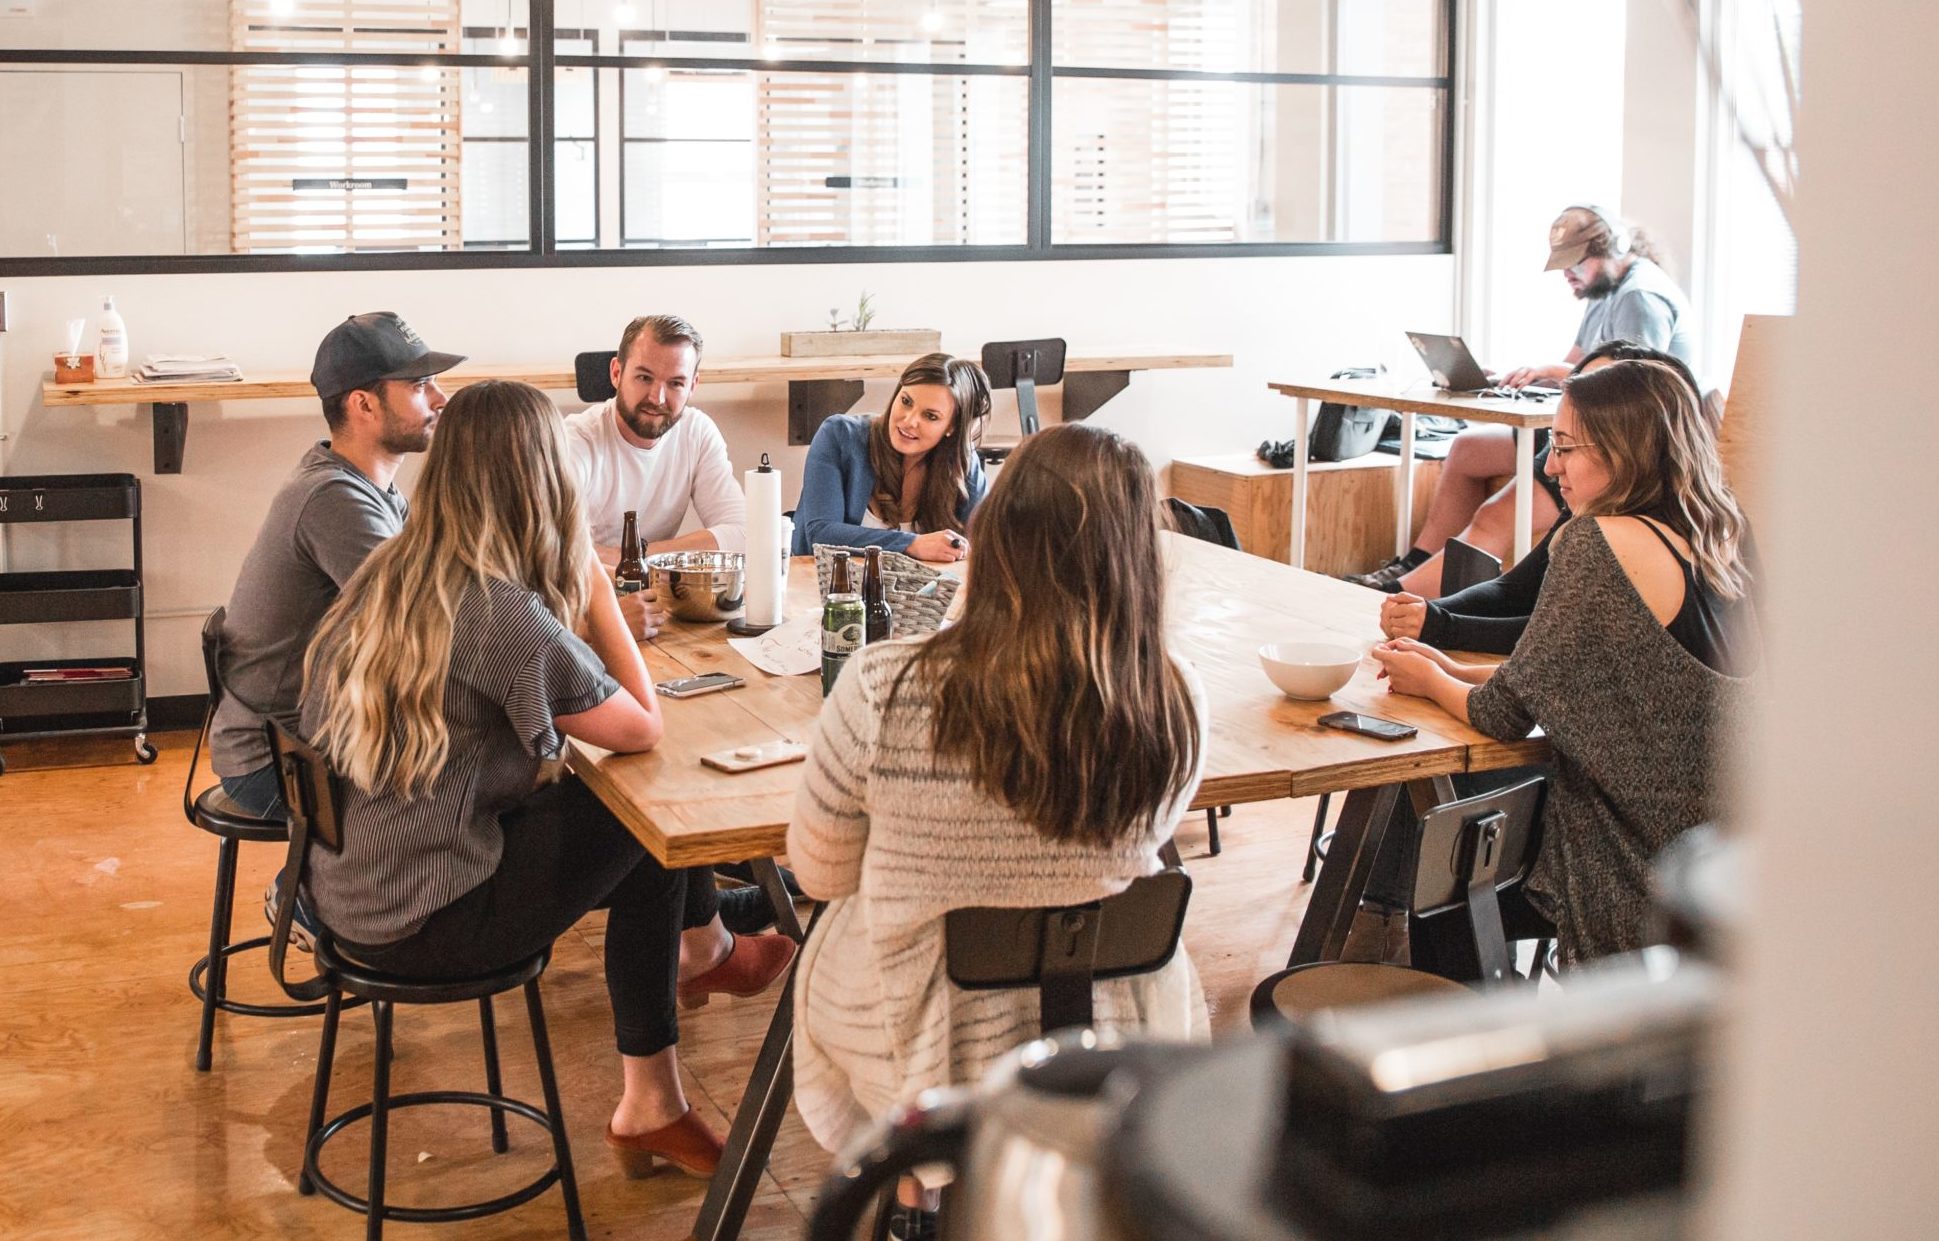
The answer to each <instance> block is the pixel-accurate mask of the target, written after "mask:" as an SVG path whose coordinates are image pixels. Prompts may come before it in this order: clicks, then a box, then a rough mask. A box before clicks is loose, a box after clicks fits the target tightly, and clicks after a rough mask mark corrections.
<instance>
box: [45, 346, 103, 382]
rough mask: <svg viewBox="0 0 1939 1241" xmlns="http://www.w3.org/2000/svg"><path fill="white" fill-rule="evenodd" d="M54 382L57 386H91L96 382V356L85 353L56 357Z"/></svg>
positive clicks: (57, 355)
mask: <svg viewBox="0 0 1939 1241" xmlns="http://www.w3.org/2000/svg"><path fill="white" fill-rule="evenodd" d="M54 382H55V383H57V384H91V383H93V382H94V355H93V354H91V353H83V354H78V355H72V356H70V355H68V354H65V353H57V354H55V355H54Z"/></svg>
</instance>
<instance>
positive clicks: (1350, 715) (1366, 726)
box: [1320, 711, 1420, 741]
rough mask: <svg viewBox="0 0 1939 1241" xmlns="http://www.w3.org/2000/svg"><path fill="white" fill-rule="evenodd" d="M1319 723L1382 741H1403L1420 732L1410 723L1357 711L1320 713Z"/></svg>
mask: <svg viewBox="0 0 1939 1241" xmlns="http://www.w3.org/2000/svg"><path fill="white" fill-rule="evenodd" d="M1320 723H1322V724H1324V725H1326V726H1327V727H1328V728H1339V729H1344V730H1345V731H1347V732H1350V733H1362V734H1364V735H1366V736H1369V737H1378V738H1380V739H1381V740H1382V741H1405V740H1407V739H1408V738H1409V737H1412V736H1413V735H1414V734H1416V733H1418V732H1420V729H1418V728H1416V727H1414V726H1413V725H1412V724H1403V723H1401V722H1400V721H1399V720H1383V719H1381V718H1380V717H1379V716H1377V715H1362V714H1360V713H1359V712H1358V711H1335V712H1333V713H1332V714H1331V715H1322V716H1321V717H1320Z"/></svg>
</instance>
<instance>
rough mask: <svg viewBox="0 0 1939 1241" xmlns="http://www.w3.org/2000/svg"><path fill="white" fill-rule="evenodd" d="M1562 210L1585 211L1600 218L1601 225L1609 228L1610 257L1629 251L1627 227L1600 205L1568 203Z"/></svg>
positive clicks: (1619, 255)
mask: <svg viewBox="0 0 1939 1241" xmlns="http://www.w3.org/2000/svg"><path fill="white" fill-rule="evenodd" d="M1562 210H1564V211H1586V212H1588V213H1589V214H1590V215H1592V216H1594V217H1596V219H1598V220H1601V221H1602V226H1603V227H1604V228H1606V229H1608V230H1609V257H1610V258H1612V259H1614V258H1621V257H1622V256H1623V255H1625V254H1628V253H1629V243H1630V234H1629V229H1628V228H1627V227H1626V226H1625V225H1624V224H1623V223H1622V222H1621V221H1620V220H1618V219H1617V218H1616V217H1615V216H1613V215H1610V214H1609V213H1608V212H1607V211H1604V210H1603V209H1602V208H1601V207H1598V206H1596V205H1595V204H1594V203H1570V204H1569V205H1568V206H1566V207H1564V208H1562Z"/></svg>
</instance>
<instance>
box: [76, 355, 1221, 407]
mask: <svg viewBox="0 0 1939 1241" xmlns="http://www.w3.org/2000/svg"><path fill="white" fill-rule="evenodd" d="M971 356H974V355H973V354H972V355H971ZM908 365H909V359H908V358H907V357H905V356H903V355H901V354H895V355H893V356H890V355H876V354H868V355H858V356H856V357H847V358H784V357H751V358H707V359H704V360H703V361H702V364H701V368H700V377H701V379H702V380H704V381H705V382H707V383H710V384H730V383H785V382H790V381H794V380H815V379H894V378H896V377H897V376H898V375H900V374H902V371H903V368H904V367H906V366H908ZM1231 365H1232V355H1231V354H1229V353H1165V352H1158V351H1155V350H1150V349H1123V350H1111V349H1092V350H1085V351H1082V352H1073V353H1072V354H1071V355H1070V356H1069V358H1068V359H1066V361H1065V363H1064V370H1065V371H1066V372H1089V371H1161V370H1187V369H1196V368H1218V367H1229V366H1231ZM487 379H518V380H522V381H524V382H525V383H529V384H531V385H532V386H533V387H536V388H543V389H545V390H546V391H548V392H569V391H572V390H573V389H574V388H575V387H576V386H577V381H576V379H575V378H574V376H573V372H572V367H571V365H570V364H566V365H563V366H557V365H555V366H519V365H516V364H497V365H491V364H485V363H472V362H467V363H465V364H464V365H462V366H460V367H458V368H456V369H455V370H450V371H447V372H445V373H444V374H443V375H440V376H439V377H438V383H439V385H440V386H441V387H443V388H445V389H446V390H447V391H451V390H456V389H458V388H462V387H464V386H465V385H467V384H474V383H479V382H481V381H483V380H487ZM40 392H41V400H42V402H43V403H44V404H46V405H49V406H55V405H127V404H132V403H147V402H150V401H163V402H183V401H252V400H268V399H271V398H276V397H312V398H313V397H315V396H316V389H315V388H312V387H311V386H310V376H309V372H308V371H300V372H299V371H264V372H259V373H254V374H250V375H247V376H245V377H244V378H243V379H242V380H240V381H237V382H234V383H153V384H144V383H136V382H135V381H134V380H132V379H99V380H95V381H94V382H92V383H82V384H60V383H55V382H54V381H53V380H51V379H49V380H47V381H45V382H43V383H42V384H41V388H40Z"/></svg>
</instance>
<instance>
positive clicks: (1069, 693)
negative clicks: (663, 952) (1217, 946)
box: [788, 423, 1208, 1149]
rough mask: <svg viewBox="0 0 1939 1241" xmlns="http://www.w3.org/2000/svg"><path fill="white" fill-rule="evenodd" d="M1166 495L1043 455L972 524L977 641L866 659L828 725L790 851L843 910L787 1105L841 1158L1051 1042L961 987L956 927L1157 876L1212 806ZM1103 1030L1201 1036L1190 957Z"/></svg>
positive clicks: (1175, 963) (1131, 471)
mask: <svg viewBox="0 0 1939 1241" xmlns="http://www.w3.org/2000/svg"><path fill="white" fill-rule="evenodd" d="M1158 523H1159V517H1158V498H1157V495H1156V492H1155V489H1154V486H1153V480H1152V473H1151V466H1150V463H1149V462H1147V461H1146V460H1145V457H1144V454H1143V453H1141V452H1139V451H1138V449H1137V447H1136V446H1135V445H1133V444H1131V443H1130V442H1129V441H1128V440H1125V439H1124V438H1122V437H1120V436H1118V435H1116V434H1114V433H1113V432H1110V431H1107V430H1103V429H1101V428H1098V427H1093V426H1089V425H1086V424H1082V423H1072V424H1068V425H1064V426H1059V427H1054V428H1052V429H1050V430H1047V431H1044V432H1042V433H1040V434H1038V435H1036V436H1033V437H1031V438H1030V439H1028V440H1026V441H1025V442H1024V444H1023V446H1022V447H1020V448H1019V449H1018V450H1017V451H1016V453H1015V454H1014V455H1013V456H1012V457H1011V458H1010V460H1009V463H1008V464H1007V465H1006V466H1005V467H1004V470H1003V472H1002V473H1001V474H1000V475H999V476H998V478H997V481H996V484H995V486H994V487H993V488H992V489H991V491H990V494H989V497H988V498H987V499H986V500H985V501H984V502H983V504H982V506H981V507H980V508H978V509H977V512H976V516H975V519H974V526H973V530H972V535H973V541H974V544H975V547H976V556H975V561H974V567H973V570H972V579H971V583H970V586H969V588H968V590H967V591H966V593H965V606H964V609H963V615H962V618H961V620H960V621H959V622H958V623H957V624H956V625H955V626H954V627H953V628H950V629H946V630H944V631H942V632H940V633H938V634H935V635H934V636H932V637H929V638H927V639H921V640H912V641H896V642H889V643H885V644H882V645H879V646H871V647H867V648H865V649H863V650H862V651H861V652H859V653H858V654H857V655H856V656H855V657H854V658H853V659H851V660H850V661H849V664H848V666H847V668H846V669H845V670H844V671H843V673H842V676H841V680H840V681H839V682H837V684H836V686H835V691H834V693H833V695H832V696H831V697H830V698H829V700H828V702H827V703H826V704H825V705H824V707H823V709H822V713H821V717H820V721H819V724H818V727H817V731H816V734H815V738H814V743H813V746H812V749H811V752H810V754H809V758H808V764H807V770H806V772H805V775H804V778H803V780H802V785H801V792H800V794H799V797H798V799H797V801H796V803H795V812H794V819H793V822H792V823H791V825H790V826H789V829H788V855H789V858H790V859H791V861H792V863H793V865H794V867H795V873H796V875H797V876H798V877H799V879H800V880H801V886H802V887H803V888H804V889H805V890H806V891H807V892H808V893H809V894H811V895H813V896H816V897H819V898H822V899H825V900H828V901H829V902H830V904H829V906H828V908H827V910H826V912H825V913H824V914H823V915H822V918H821V921H820V922H819V924H818V925H817V927H816V930H815V933H814V934H813V935H811V936H810V937H809V940H808V943H807V944H806V945H805V946H804V947H803V949H802V954H803V955H802V962H801V967H800V973H799V975H798V978H797V984H798V985H797V989H796V993H795V994H796V998H795V1013H796V1021H797V1026H796V1029H797V1035H796V1042H795V1098H796V1102H797V1104H798V1106H799V1107H800V1109H801V1114H802V1116H803V1118H804V1119H805V1120H806V1121H807V1123H808V1128H809V1130H810V1131H811V1132H812V1133H813V1134H814V1135H815V1137H816V1139H817V1140H818V1141H820V1142H821V1143H822V1144H823V1145H824V1146H827V1147H829V1148H830V1149H838V1148H839V1147H840V1146H841V1145H842V1144H843V1142H845V1141H846V1140H847V1139H848V1138H849V1137H850V1136H851V1135H852V1134H853V1133H854V1132H855V1131H856V1129H857V1128H858V1127H860V1126H861V1125H863V1124H864V1123H866V1122H867V1121H869V1120H870V1119H872V1118H875V1117H878V1116H880V1115H882V1114H884V1113H885V1112H887V1111H888V1110H889V1109H890V1108H891V1107H893V1106H894V1105H896V1104H897V1103H899V1102H902V1101H906V1100H910V1099H913V1098H914V1097H915V1095H916V1094H917V1093H918V1092H920V1091H922V1090H924V1089H926V1088H929V1087H932V1086H946V1085H950V1084H954V1083H964V1082H970V1081H974V1080H975V1079H976V1078H977V1077H978V1076H979V1075H980V1074H981V1073H982V1072H983V1070H984V1069H985V1068H986V1067H988V1066H989V1065H990V1064H991V1063H992V1062H993V1061H994V1060H996V1059H997V1058H998V1057H1000V1056H1001V1055H1003V1054H1004V1053H1005V1052H1007V1051H1009V1050H1010V1049H1011V1048H1013V1047H1015V1046H1017V1045H1018V1044H1020V1043H1023V1042H1027V1041H1028V1040H1030V1039H1032V1038H1035V1037H1036V1036H1037V1033H1038V1026H1037V1023H1038V1008H1037V998H1036V994H1035V992H1034V991H1028V990H1018V991H976V992H966V991H961V990H958V989H957V988H956V987H955V986H954V985H953V984H952V983H950V981H949V980H948V978H947V976H946V974H945V971H944V960H943V915H944V914H945V913H947V912H948V911H949V910H951V909H956V908H960V907H965V906H975V905H995V906H1010V907H1019V908H1023V907H1032V906H1053V905H1066V904H1075V903H1078V902H1081V901H1089V900H1095V899H1098V898H1100V897H1103V896H1107V895H1110V894H1111V893H1114V892H1118V891H1121V890H1123V889H1124V888H1125V887H1126V886H1127V885H1129V884H1130V882H1131V881H1132V880H1133V879H1136V878H1137V877H1139V876H1140V875H1145V874H1150V873H1152V872H1154V871H1156V870H1158V869H1159V866H1160V863H1159V860H1158V849H1159V846H1160V845H1161V844H1163V843H1164V842H1165V841H1166V840H1167V839H1169V838H1170V836H1171V834H1172V829H1173V827H1174V825H1175V824H1176V823H1177V821H1178V818H1179V816H1180V814H1181V813H1182V812H1183V810H1184V808H1185V806H1186V805H1187V804H1188V803H1189V802H1190V801H1191V798H1192V794H1193V792H1194V790H1195V789H1196V788H1197V787H1198V781H1199V775H1200V771H1201V768H1202V764H1203V756H1204V750H1205V744H1206V740H1205V739H1206V735H1207V726H1208V720H1207V712H1206V708H1205V701H1204V691H1203V689H1202V687H1201V686H1200V684H1199V681H1198V677H1197V675H1196V674H1195V673H1194V672H1193V671H1192V670H1191V669H1190V667H1189V666H1187V665H1185V664H1182V663H1180V662H1177V661H1175V660H1174V659H1172V658H1171V657H1170V656H1169V654H1168V653H1167V651H1166V649H1165V623H1164V611H1165V609H1164V577H1163V573H1164V570H1163V566H1162V564H1161V561H1160V558H1159V546H1158ZM1096 1009H1097V1017H1098V1024H1099V1025H1100V1026H1106V1027H1109V1026H1118V1027H1137V1028H1142V1029H1143V1030H1145V1031H1147V1032H1149V1033H1152V1034H1156V1035H1159V1036H1168V1037H1180V1038H1184V1037H1196V1036H1201V1035H1202V1034H1203V1032H1204V1030H1205V1024H1206V1023H1205V1006H1204V997H1203V995H1202V993H1201V991H1200V989H1199V983H1198V977H1197V974H1196V973H1195V972H1194V971H1193V969H1192V965H1191V962H1190V960H1189V959H1188V958H1187V956H1186V954H1185V953H1184V952H1183V951H1180V952H1179V953H1178V954H1177V955H1176V956H1174V957H1173V959H1172V961H1171V962H1170V964H1169V965H1167V966H1166V967H1164V968H1163V969H1162V970H1160V971H1158V972H1156V973H1154V974H1150V975H1145V976H1143V977H1138V978H1129V979H1121V980H1117V981H1111V982H1102V983H1099V984H1097V989H1096Z"/></svg>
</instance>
